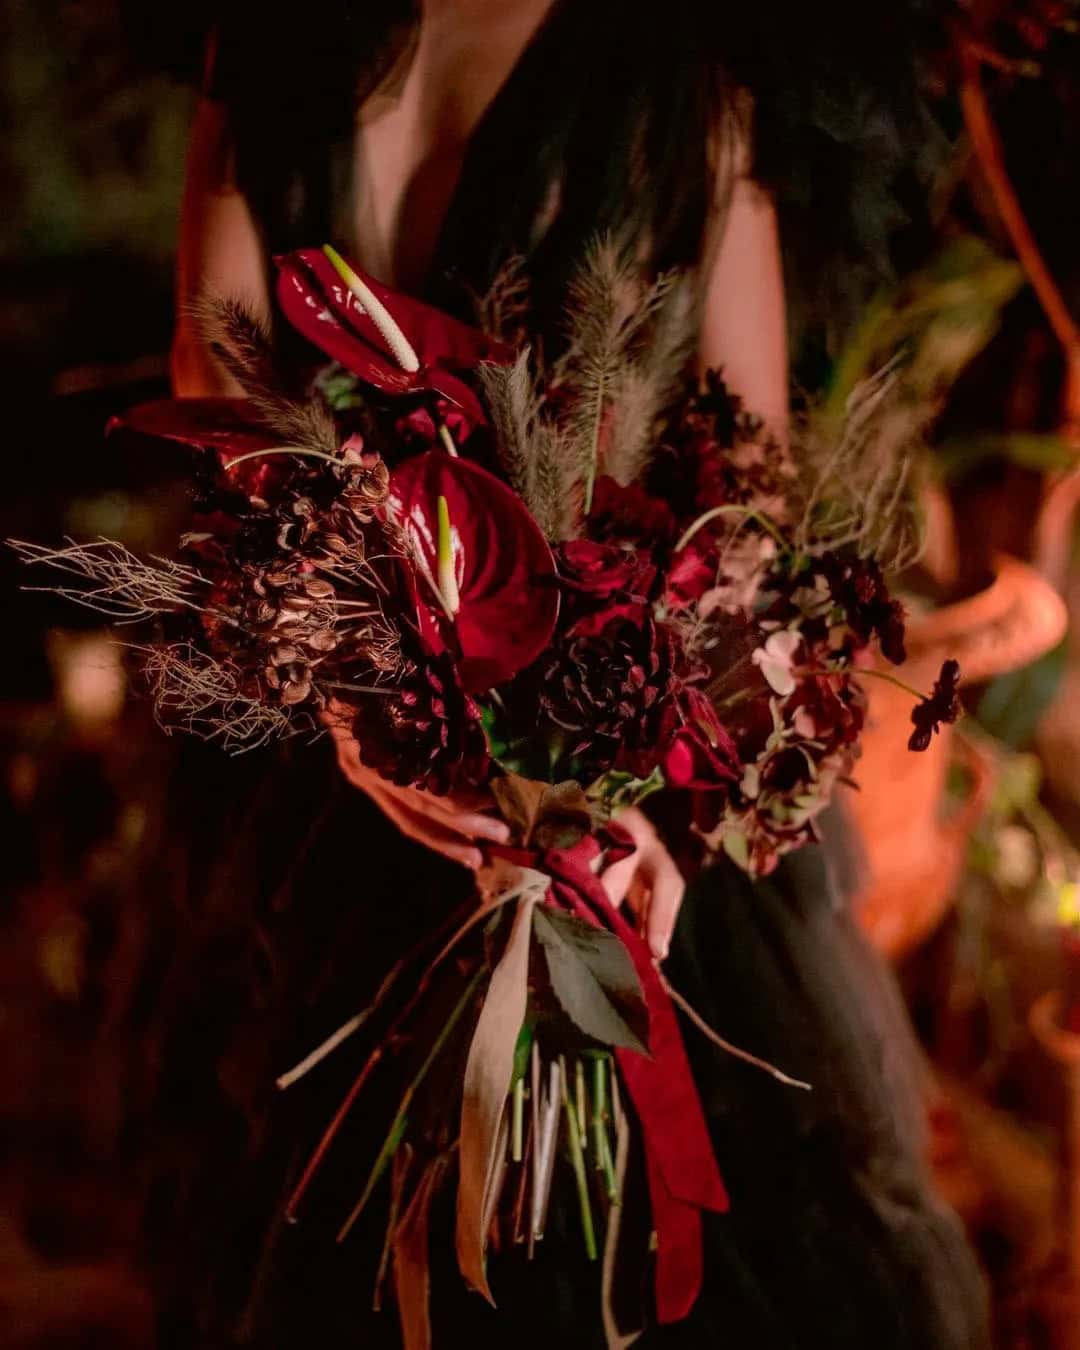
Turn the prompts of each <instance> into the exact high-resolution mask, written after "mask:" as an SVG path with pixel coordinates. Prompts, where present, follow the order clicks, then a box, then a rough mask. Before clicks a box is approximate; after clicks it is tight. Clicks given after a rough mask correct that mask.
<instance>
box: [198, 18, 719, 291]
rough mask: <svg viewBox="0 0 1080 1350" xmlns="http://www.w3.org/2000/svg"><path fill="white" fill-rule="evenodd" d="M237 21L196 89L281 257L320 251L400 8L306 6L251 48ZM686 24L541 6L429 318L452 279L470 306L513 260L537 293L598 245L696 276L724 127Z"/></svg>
mask: <svg viewBox="0 0 1080 1350" xmlns="http://www.w3.org/2000/svg"><path fill="white" fill-rule="evenodd" d="M250 8H251V6H250V4H249V3H246V2H245V0H237V2H236V3H233V4H232V5H230V6H229V9H228V13H227V15H226V16H225V18H224V20H223V22H222V25H221V28H220V33H219V39H218V56H217V62H216V73H215V76H214V86H213V88H214V92H215V93H216V94H217V95H218V96H219V97H221V98H222V99H224V100H225V102H226V103H227V105H228V107H229V111H230V116H231V121H232V126H233V130H234V136H235V145H236V173H237V180H238V184H239V186H240V188H241V190H242V191H243V192H244V193H245V195H246V196H247V197H248V199H249V201H250V202H251V203H252V206H253V208H254V212H255V215H256V218H257V220H258V221H259V222H260V225H261V227H262V229H263V231H264V234H265V237H266V241H267V245H268V248H269V249H270V250H280V249H283V248H289V247H294V246H297V245H299V244H301V243H310V242H311V241H312V239H313V238H318V237H321V236H324V235H327V236H329V235H332V234H333V227H334V206H335V200H338V199H340V196H341V194H342V193H344V192H346V191H347V173H348V165H349V160H350V156H349V155H346V154H342V153H341V152H340V151H337V150H336V147H338V146H339V145H344V144H348V143H351V139H352V129H353V125H354V116H355V110H356V107H357V105H358V102H359V101H360V100H361V99H362V98H363V97H364V96H365V95H366V94H367V93H368V92H370V90H371V89H372V88H373V87H375V86H376V85H377V84H378V82H379V80H380V79H381V78H382V77H383V75H384V74H385V73H386V71H387V69H388V68H389V66H390V65H391V63H392V62H393V61H394V59H395V58H397V57H398V56H399V55H400V54H401V52H402V50H403V47H404V44H406V43H407V41H408V38H409V35H410V32H411V30H412V28H413V26H414V24H415V23H416V20H417V14H416V11H417V6H416V5H415V4H414V3H412V2H411V0H396V2H395V0H377V2H376V3H366V4H355V3H354V4H341V3H338V4H334V5H329V6H327V5H321V6H320V9H319V15H318V22H317V23H316V24H309V25H306V26H305V27H304V28H303V29H302V30H301V31H300V32H299V33H297V32H296V31H295V30H294V29H292V28H289V29H288V30H287V32H285V33H280V32H276V31H275V32H271V33H266V32H265V24H264V25H262V27H263V30H264V31H263V36H262V37H261V38H256V39H254V42H253V39H252V36H251V35H252V33H253V31H256V25H255V24H253V23H252V22H249V20H248V18H247V11H249V10H250ZM701 8H702V7H701V6H700V5H699V4H698V3H695V2H694V0H669V3H667V4H666V5H665V6H664V19H663V22H658V21H657V9H656V6H655V5H653V4H646V3H643V2H642V0H588V3H586V4H582V3H567V2H566V0H555V4H554V5H553V7H552V10H551V12H550V13H549V15H548V16H547V17H546V18H545V20H544V21H543V23H542V25H541V27H540V30H539V31H538V33H537V34H536V36H535V37H534V39H533V41H532V42H531V43H530V45H529V46H528V48H527V50H526V51H525V52H524V54H523V55H522V57H521V59H520V61H519V63H518V65H517V67H516V69H515V70H514V72H513V74H512V75H511V77H510V78H509V79H508V80H507V82H506V83H505V85H504V86H503V88H502V89H501V90H500V92H499V93H498V95H497V96H496V98H495V100H494V102H493V104H492V106H491V107H490V108H489V109H488V110H487V112H486V113H485V115H484V117H483V119H482V121H481V124H480V126H479V127H478V128H477V130H476V132H475V134H474V136H473V137H472V140H471V142H470V147H469V151H468V153H467V156H466V160H465V164H464V167H463V171H462V175H461V179H460V182H459V184H458V188H457V191H456V193H455V195H454V200H453V203H452V205H451V207H450V210H449V213H448V216H447V218H446V221H445V223H444V226H443V230H442V234H441V237H440V240H439V244H438V247H437V250H436V256H435V259H434V264H433V267H432V273H431V279H430V284H431V287H432V289H433V291H434V292H435V293H436V295H437V296H438V298H439V299H440V300H442V301H443V302H444V303H450V302H452V299H453V294H454V287H453V283H451V284H450V289H448V286H447V282H448V278H450V277H451V276H453V277H454V278H455V280H456V281H457V282H459V283H464V284H466V285H468V286H469V287H471V288H474V289H483V288H484V287H486V285H487V284H488V283H489V282H490V280H491V279H492V277H493V275H494V274H495V273H496V271H497V270H498V268H499V266H500V265H501V264H502V263H503V262H505V260H506V258H507V257H508V256H510V255H511V254H514V253H523V254H526V255H527V256H529V258H530V264H531V270H532V272H533V276H534V279H535V280H536V282H537V287H536V288H537V290H538V291H543V290H545V289H549V288H547V287H545V286H544V285H543V284H541V283H543V282H544V281H546V280H548V278H551V279H553V280H558V279H561V278H563V277H564V276H565V274H566V272H567V270H568V268H569V267H570V266H571V265H572V263H573V260H574V259H575V258H576V257H577V256H579V254H580V251H581V247H582V245H583V243H584V242H585V241H586V240H587V239H588V238H589V237H590V236H592V235H593V234H595V233H597V232H598V231H602V230H611V231H613V232H615V233H618V234H622V233H625V234H626V236H627V237H629V238H631V239H633V240H634V241H635V245H636V246H637V247H639V248H640V249H641V251H642V254H643V258H642V261H643V263H644V264H645V265H646V267H648V268H650V269H659V268H662V267H666V266H671V265H682V264H690V263H693V262H695V261H697V259H698V257H699V256H700V253H701V249H702V242H703V237H704V232H705V228H706V221H707V217H708V212H709V205H710V200H711V198H712V194H713V184H714V181H715V177H716V166H717V160H718V158H719V156H718V155H717V153H716V151H717V149H718V148H720V147H722V145H723V143H724V141H725V132H726V131H727V130H728V129H730V125H731V100H729V99H728V98H727V93H728V91H729V89H730V88H731V86H730V83H729V82H728V81H727V80H725V79H723V78H722V77H721V74H720V72H719V68H718V65H717V62H716V61H715V59H714V44H713V43H711V42H708V41H704V40H703V32H702V29H703V23H702V19H701V17H700V15H701ZM553 194H555V195H556V196H557V201H558V206H557V209H556V210H555V212H554V213H553V214H552V216H551V218H550V219H548V217H547V208H548V206H549V203H550V202H551V200H552V196H553ZM541 220H544V221H545V225H544V227H543V228H542V229H538V224H539V222H541ZM459 296H460V289H459Z"/></svg>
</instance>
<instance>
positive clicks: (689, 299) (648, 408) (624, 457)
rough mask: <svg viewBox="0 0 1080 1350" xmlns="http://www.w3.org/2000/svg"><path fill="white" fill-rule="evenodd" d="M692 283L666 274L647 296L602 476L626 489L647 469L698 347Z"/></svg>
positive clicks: (616, 402) (614, 409)
mask: <svg viewBox="0 0 1080 1350" xmlns="http://www.w3.org/2000/svg"><path fill="white" fill-rule="evenodd" d="M696 313H697V305H696V299H695V294H694V285H693V278H692V277H691V276H690V275H688V274H685V273H674V272H669V273H665V274H664V275H662V276H661V277H659V278H658V279H657V281H656V282H655V283H654V285H653V286H652V288H651V289H650V290H649V291H648V292H647V293H646V294H645V296H644V297H643V301H642V308H641V313H640V316H639V319H638V320H637V322H636V327H637V330H638V333H637V335H636V340H635V347H636V351H635V352H634V355H633V360H632V361H631V363H630V364H629V365H628V366H627V368H626V369H625V370H624V371H623V373H622V375H621V376H620V377H619V378H618V379H617V381H616V389H615V393H614V395H613V398H612V404H611V412H610V416H609V419H608V427H607V435H606V440H605V445H604V466H603V467H604V472H605V473H607V474H609V475H610V476H611V477H612V478H614V479H615V481H616V482H617V483H621V484H622V485H623V486H624V487H626V486H629V484H631V483H633V482H635V481H636V480H637V479H638V478H640V477H641V476H642V474H644V472H645V471H646V469H647V468H648V467H649V460H650V458H651V456H652V451H653V449H654V448H655V444H656V430H657V423H658V421H659V419H660V417H661V416H662V414H663V413H664V412H665V411H666V410H667V409H668V408H670V406H671V404H672V401H673V400H674V398H675V397H676V396H677V394H678V392H679V390H680V388H681V387H682V382H683V377H684V375H685V373H686V370H687V367H688V366H689V364H690V361H691V360H692V358H693V354H694V351H695V348H696V346H697V324H696V322H695V320H696Z"/></svg>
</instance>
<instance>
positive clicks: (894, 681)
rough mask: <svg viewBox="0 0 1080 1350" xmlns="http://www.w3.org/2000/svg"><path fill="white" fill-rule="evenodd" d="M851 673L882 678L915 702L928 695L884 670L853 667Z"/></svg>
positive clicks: (858, 676)
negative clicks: (908, 695)
mask: <svg viewBox="0 0 1080 1350" xmlns="http://www.w3.org/2000/svg"><path fill="white" fill-rule="evenodd" d="M811 673H814V672H811ZM852 674H853V675H855V676H856V678H857V679H860V680H861V679H863V678H864V677H867V678H869V679H871V680H883V681H884V682H885V684H891V685H894V686H895V687H896V688H897V689H902V690H903V691H904V693H905V694H910V695H911V697H912V698H913V699H915V701H916V702H917V703H922V702H923V700H924V699H925V698H927V697H928V695H926V694H921V693H919V691H918V689H916V688H914V687H913V686H912V685H910V684H908V683H906V682H905V681H904V680H901V679H898V678H897V677H896V676H895V675H890V674H889V673H888V671H885V670H874V669H872V668H870V669H866V670H859V669H855V670H853V671H852Z"/></svg>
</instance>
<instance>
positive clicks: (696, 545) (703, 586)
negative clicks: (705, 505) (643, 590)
mask: <svg viewBox="0 0 1080 1350" xmlns="http://www.w3.org/2000/svg"><path fill="white" fill-rule="evenodd" d="M716 573H717V555H716V549H715V548H714V546H713V543H712V540H711V538H710V537H709V536H708V534H707V533H706V532H705V531H702V532H701V534H700V535H699V536H698V537H697V538H695V539H692V540H691V541H690V543H689V544H688V545H687V546H686V548H684V549H682V550H681V551H680V552H679V553H677V554H676V555H675V557H674V558H673V559H672V563H671V566H670V567H669V568H668V571H667V576H666V578H665V590H664V599H665V600H666V601H667V604H668V606H669V608H671V609H674V610H679V609H685V608H686V607H687V606H688V605H695V604H697V602H698V601H699V600H700V599H701V597H702V596H703V595H704V594H705V592H706V591H708V590H709V589H711V588H712V587H713V586H715V585H716V582H717V575H716Z"/></svg>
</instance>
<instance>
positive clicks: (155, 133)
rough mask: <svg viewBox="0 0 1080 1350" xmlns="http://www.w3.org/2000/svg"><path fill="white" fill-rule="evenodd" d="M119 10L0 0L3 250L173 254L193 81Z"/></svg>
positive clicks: (24, 257)
mask: <svg viewBox="0 0 1080 1350" xmlns="http://www.w3.org/2000/svg"><path fill="white" fill-rule="evenodd" d="M124 20H125V13H124V8H123V7H122V6H121V5H119V4H118V3H116V0H101V2H99V3H87V2H85V0H84V2H83V3H73V2H72V0H6V3H5V5H4V7H3V17H2V19H0V25H2V27H0V106H2V108H3V112H4V122H5V125H6V126H7V127H8V128H9V133H8V135H7V136H6V137H5V139H4V142H3V147H2V149H0V156H2V163H3V176H4V180H5V183H6V190H5V203H4V205H5V210H4V212H3V214H2V216H0V261H2V262H13V261H24V262H33V261H35V260H39V259H48V258H66V257H70V256H72V255H85V254H91V253H97V252H101V251H105V250H113V249H115V250H119V251H121V252H123V253H125V254H129V255H134V256H137V257H140V258H144V259H147V260H148V261H166V260H168V259H169V258H170V257H171V255H172V252H173V249H174V247H175V240H176V217H177V208H178V204H179V200H180V191H181V186H182V182H183V169H184V152H185V144H186V139H187V130H188V122H189V118H190V113H191V108H192V103H193V90H192V88H191V87H190V84H188V83H184V82H183V81H182V80H181V79H180V78H179V77H178V76H177V75H176V74H172V73H167V72H165V71H158V70H156V69H154V68H153V67H152V66H150V67H148V66H147V64H146V62H145V52H144V51H142V50H140V49H139V44H138V43H137V41H136V38H137V36H138V32H139V30H138V28H137V27H134V28H133V27H132V26H130V25H128V24H127V23H126V22H125V21H124Z"/></svg>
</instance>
